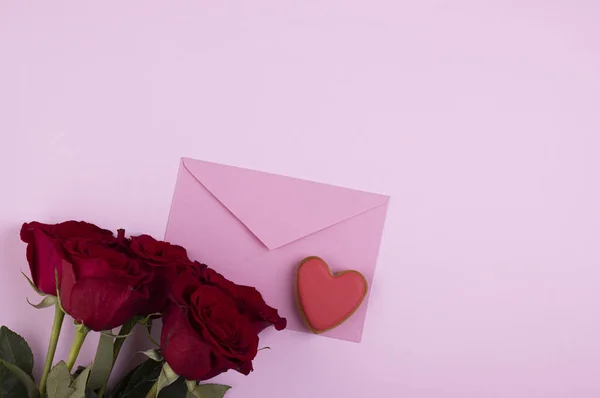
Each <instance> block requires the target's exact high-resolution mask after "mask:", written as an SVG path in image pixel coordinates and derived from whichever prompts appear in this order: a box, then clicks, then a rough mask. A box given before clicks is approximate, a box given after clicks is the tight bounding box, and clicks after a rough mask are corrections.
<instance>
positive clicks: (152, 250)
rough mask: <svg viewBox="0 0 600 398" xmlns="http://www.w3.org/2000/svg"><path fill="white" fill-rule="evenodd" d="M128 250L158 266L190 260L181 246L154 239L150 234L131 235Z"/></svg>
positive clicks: (173, 264) (184, 262)
mask: <svg viewBox="0 0 600 398" xmlns="http://www.w3.org/2000/svg"><path fill="white" fill-rule="evenodd" d="M129 250H131V252H132V253H134V254H135V255H137V256H138V257H140V258H141V259H142V260H144V261H146V262H148V263H150V264H153V265H158V266H163V265H165V266H171V265H172V266H175V265H176V264H180V263H183V264H186V263H189V262H190V260H189V259H188V256H187V251H186V250H185V249H184V248H183V247H181V246H177V245H172V244H170V243H169V242H163V241H160V240H156V239H154V238H153V237H151V236H150V235H140V236H132V237H131V239H130V244H129Z"/></svg>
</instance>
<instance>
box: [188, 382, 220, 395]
mask: <svg viewBox="0 0 600 398" xmlns="http://www.w3.org/2000/svg"><path fill="white" fill-rule="evenodd" d="M230 388H231V387H230V386H226V385H224V384H200V385H199V386H196V389H195V390H194V392H193V393H188V397H192V398H223V397H224V396H225V394H226V393H227V391H229V389H230Z"/></svg>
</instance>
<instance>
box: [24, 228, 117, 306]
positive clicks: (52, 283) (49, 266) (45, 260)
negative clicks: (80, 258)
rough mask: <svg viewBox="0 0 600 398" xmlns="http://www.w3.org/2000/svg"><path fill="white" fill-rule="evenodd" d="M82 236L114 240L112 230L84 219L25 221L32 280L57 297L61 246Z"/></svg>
mask: <svg viewBox="0 0 600 398" xmlns="http://www.w3.org/2000/svg"><path fill="white" fill-rule="evenodd" d="M69 238H80V239H85V240H89V241H95V242H104V243H110V242H114V236H113V233H112V232H110V231H107V230H105V229H102V228H100V227H97V226H96V225H94V224H90V223H87V222H83V221H66V222H63V223H60V224H42V223H39V222H36V221H34V222H31V223H25V224H23V226H22V227H21V240H22V241H23V242H25V243H27V261H28V262H29V268H30V270H31V276H32V279H33V283H34V284H35V285H36V286H37V288H38V289H39V290H41V291H42V292H44V293H46V294H51V295H53V296H56V277H55V273H56V271H55V270H58V273H59V276H60V274H61V272H62V267H61V264H62V259H63V254H62V247H61V244H62V242H63V241H64V240H65V239H69Z"/></svg>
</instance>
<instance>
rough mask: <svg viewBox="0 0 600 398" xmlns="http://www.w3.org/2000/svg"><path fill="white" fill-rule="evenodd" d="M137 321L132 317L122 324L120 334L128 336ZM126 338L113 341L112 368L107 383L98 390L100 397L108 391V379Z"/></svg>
mask: <svg viewBox="0 0 600 398" xmlns="http://www.w3.org/2000/svg"><path fill="white" fill-rule="evenodd" d="M136 323H137V319H136V318H132V319H131V320H129V321H128V322H125V324H123V326H121V330H119V336H127V335H128V334H129V332H131V330H132V329H133V328H134V326H135V325H136ZM125 339H126V337H121V338H116V339H115V342H114V343H113V361H112V365H111V367H110V370H109V371H108V377H107V378H106V383H105V384H104V385H103V386H102V388H100V391H98V397H100V398H102V397H103V396H104V393H105V392H106V385H107V384H108V379H109V378H110V374H111V372H112V370H113V367H114V366H115V363H116V362H117V358H118V357H119V353H120V352H121V348H122V347H123V343H124V342H125Z"/></svg>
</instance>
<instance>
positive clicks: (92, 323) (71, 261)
mask: <svg viewBox="0 0 600 398" xmlns="http://www.w3.org/2000/svg"><path fill="white" fill-rule="evenodd" d="M63 247H64V252H65V255H66V260H65V261H63V262H62V280H61V283H60V297H61V302H62V306H63V308H64V309H65V311H66V312H67V313H68V314H69V315H71V316H72V317H73V319H75V320H76V321H77V322H80V323H83V324H84V325H86V326H87V327H89V328H90V329H92V330H96V331H102V330H109V329H113V328H115V327H117V326H120V325H122V324H124V323H125V322H127V321H128V320H129V319H131V318H132V317H133V316H135V315H137V314H139V313H140V312H141V311H142V309H143V308H144V307H145V306H146V305H147V301H148V298H149V296H150V286H151V284H152V280H153V278H154V274H153V273H152V272H151V270H149V269H148V267H147V266H146V265H145V264H144V263H143V262H141V261H140V260H139V259H135V258H131V257H129V256H127V254H125V253H123V252H121V251H119V250H118V247H114V246H108V245H105V244H100V243H93V242H89V241H85V240H82V239H69V240H67V241H66V242H65V243H64V245H63Z"/></svg>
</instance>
